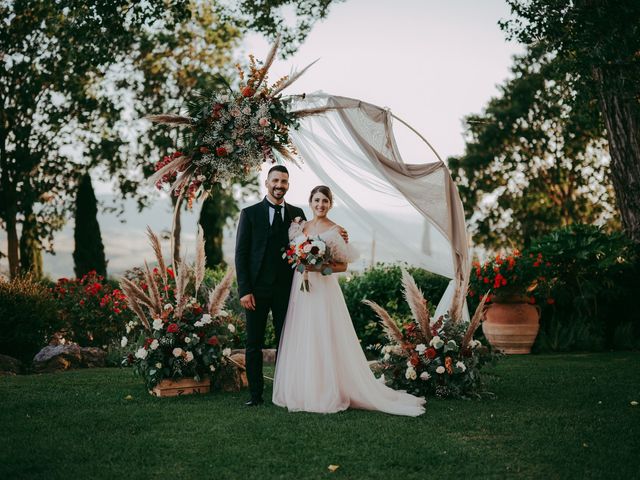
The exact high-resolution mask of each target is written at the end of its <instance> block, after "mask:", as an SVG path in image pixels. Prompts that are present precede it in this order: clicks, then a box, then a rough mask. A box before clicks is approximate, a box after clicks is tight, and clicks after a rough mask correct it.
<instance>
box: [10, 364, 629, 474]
mask: <svg viewBox="0 0 640 480" xmlns="http://www.w3.org/2000/svg"><path fill="white" fill-rule="evenodd" d="M639 367H640V354H639V353H611V354H587V355H543V356H520V357H507V358H505V359H504V360H503V361H502V362H501V363H500V364H499V365H498V367H496V368H495V370H494V373H495V374H496V380H495V381H494V382H493V384H492V390H493V391H494V392H495V393H496V395H497V400H484V401H481V402H480V401H462V400H459V401H452V400H430V401H429V403H428V410H427V413H426V414H425V415H423V416H422V417H419V418H404V417H394V416H390V415H386V414H381V413H374V412H365V411H355V410H354V411H347V412H343V413H340V414H335V415H318V414H307V413H296V414H290V413H287V412H286V411H285V410H282V409H280V408H278V407H275V406H273V405H271V404H270V403H268V404H267V405H265V406H264V407H261V408H252V409H247V408H246V407H243V406H242V402H243V401H244V400H245V397H246V396H247V395H246V392H242V393H236V394H224V393H213V394H210V395H203V396H189V397H181V398H169V399H156V398H153V397H151V396H149V395H148V394H147V393H146V391H145V390H144V388H143V386H142V384H141V383H140V381H139V380H138V379H137V378H135V377H133V376H132V374H131V372H130V371H128V370H119V369H98V370H78V371H71V372H67V373H62V374H53V375H32V376H20V377H2V378H0V399H1V400H0V401H1V403H0V406H1V408H0V428H1V432H2V435H1V436H0V478H3V479H4V478H7V479H8V478H47V479H49V478H118V479H119V478H127V479H136V478H168V479H176V478H193V479H196V478H207V479H209V478H212V479H226V478H229V479H245V478H246V479H251V478H256V479H270V478H291V479H300V478H314V479H315V478H336V479H337V478H355V479H376V478H380V479H383V478H384V479H389V478H420V479H427V480H428V479H436V478H505V477H517V478H544V477H547V478H559V479H565V478H604V477H608V478H621V479H625V478H634V477H635V478H638V477H639V476H640V438H639V437H640V406H632V405H631V404H630V402H631V401H633V400H637V401H640V368H639ZM266 393H267V395H269V393H270V392H269V391H268V392H266ZM128 395H131V396H132V397H133V399H132V400H126V399H125V397H126V396H128ZM329 464H335V465H339V466H340V467H339V469H338V470H337V471H336V472H334V473H331V472H329V471H328V469H327V467H328V465H329Z"/></svg>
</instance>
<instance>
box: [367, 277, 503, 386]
mask: <svg viewBox="0 0 640 480" xmlns="http://www.w3.org/2000/svg"><path fill="white" fill-rule="evenodd" d="M402 282H403V286H404V294H405V298H406V300H407V302H408V303H409V306H410V307H411V313H412V315H413V317H414V321H412V322H410V323H407V324H404V325H402V328H400V327H398V325H397V324H396V322H395V320H394V319H392V318H391V317H390V315H389V314H388V313H387V312H386V311H385V310H384V309H383V308H382V307H380V306H379V305H377V304H376V303H374V302H371V301H368V300H365V301H364V303H366V304H367V305H369V306H370V307H371V308H372V309H373V310H374V311H375V312H376V314H377V315H378V316H379V317H380V319H381V321H382V322H381V323H382V325H383V327H384V329H385V331H386V333H387V336H388V337H389V339H390V341H391V343H390V344H389V345H385V346H383V347H378V348H379V349H380V350H381V354H382V358H381V359H380V362H379V370H380V371H381V372H382V373H383V376H384V379H385V382H386V383H387V384H388V385H389V386H391V387H392V388H394V389H399V390H406V391H408V392H409V393H413V394H415V395H419V396H427V395H435V396H437V397H442V398H446V397H452V398H455V397H469V396H476V397H479V396H482V394H487V392H486V391H485V390H484V386H483V381H484V378H483V375H482V374H481V369H482V367H483V366H484V365H486V364H487V363H489V362H492V361H493V360H494V359H495V357H496V355H495V354H494V353H492V352H491V351H490V350H489V349H488V348H487V347H485V346H484V345H483V344H482V343H481V342H480V341H478V340H474V339H473V334H474V333H475V331H476V329H477V328H478V326H479V324H480V321H481V320H482V315H483V313H482V312H483V308H484V304H485V301H486V295H485V297H483V299H482V301H481V302H480V305H479V306H478V309H477V310H476V312H475V314H474V316H473V318H472V320H471V322H470V323H469V325H465V324H463V322H461V321H456V319H452V318H451V317H450V316H449V314H445V315H443V316H441V317H440V318H439V319H438V320H437V321H435V322H433V323H432V322H431V319H430V316H429V310H428V308H427V302H426V300H425V299H424V297H423V296H422V292H421V291H420V289H419V288H418V286H417V285H416V283H415V281H414V280H413V278H412V277H411V276H410V275H409V273H407V272H406V271H405V270H403V272H402Z"/></svg>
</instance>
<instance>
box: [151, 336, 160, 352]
mask: <svg viewBox="0 0 640 480" xmlns="http://www.w3.org/2000/svg"><path fill="white" fill-rule="evenodd" d="M158 345H159V343H158V340H157V339H156V338H154V339H153V342H151V345H149V348H151V350H156V349H157V348H158Z"/></svg>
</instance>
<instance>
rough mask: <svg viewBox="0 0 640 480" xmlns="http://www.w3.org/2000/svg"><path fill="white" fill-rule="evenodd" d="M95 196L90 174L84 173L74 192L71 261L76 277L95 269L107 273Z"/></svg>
mask: <svg viewBox="0 0 640 480" xmlns="http://www.w3.org/2000/svg"><path fill="white" fill-rule="evenodd" d="M96 206H97V205H96V196H95V194H94V193H93V186H92V185H91V176H90V175H89V174H88V173H85V174H84V175H83V176H82V178H81V180H80V184H79V185H78V193H77V194H76V211H75V219H76V224H75V229H74V232H73V239H74V241H75V248H74V250H73V262H74V264H75V268H74V270H75V274H76V277H78V278H80V277H82V276H83V275H84V274H85V273H88V272H90V271H91V270H95V271H96V273H97V274H98V275H102V276H103V277H104V276H106V275H107V260H106V259H105V256H104V245H103V244H102V235H101V234H100V225H99V224H98V209H97V208H96Z"/></svg>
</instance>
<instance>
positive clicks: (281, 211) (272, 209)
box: [265, 197, 284, 225]
mask: <svg viewBox="0 0 640 480" xmlns="http://www.w3.org/2000/svg"><path fill="white" fill-rule="evenodd" d="M265 198H266V199H267V202H269V203H270V204H271V205H276V204H275V203H273V202H272V201H271V200H269V197H265ZM280 206H281V207H282V208H281V209H280V215H282V222H283V223H284V202H282V203H281V204H280ZM275 214H276V210H275V209H274V208H271V207H269V225H272V224H273V216H274V215H275Z"/></svg>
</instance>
